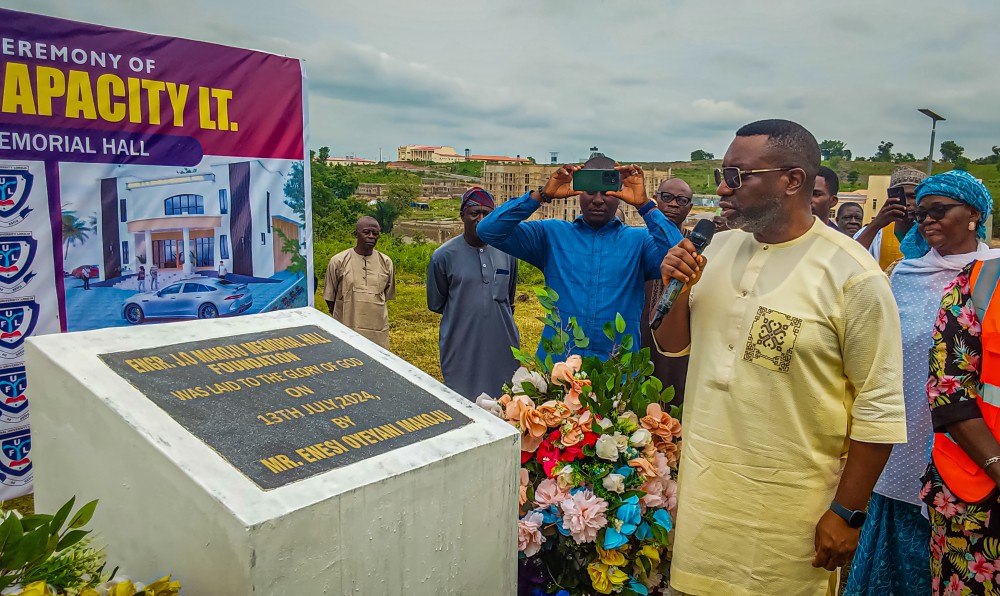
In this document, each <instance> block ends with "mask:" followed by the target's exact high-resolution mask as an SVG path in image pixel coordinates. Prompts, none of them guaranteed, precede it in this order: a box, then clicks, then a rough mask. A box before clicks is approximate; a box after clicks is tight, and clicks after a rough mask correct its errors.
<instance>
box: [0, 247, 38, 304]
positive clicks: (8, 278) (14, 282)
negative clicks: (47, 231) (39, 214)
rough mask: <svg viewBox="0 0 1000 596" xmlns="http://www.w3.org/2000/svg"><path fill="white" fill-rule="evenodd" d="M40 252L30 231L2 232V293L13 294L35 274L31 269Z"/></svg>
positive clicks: (0, 258)
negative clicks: (36, 255)
mask: <svg viewBox="0 0 1000 596" xmlns="http://www.w3.org/2000/svg"><path fill="white" fill-rule="evenodd" d="M37 252H38V241H37V240H35V239H34V238H32V236H31V233H30V232H23V233H11V234H0V294H13V293H14V292H17V291H19V290H21V289H22V288H24V286H26V285H28V282H29V281H31V278H33V277H34V276H35V274H34V273H31V272H30V271H29V268H30V267H31V263H32V262H33V261H34V260H35V253H37Z"/></svg>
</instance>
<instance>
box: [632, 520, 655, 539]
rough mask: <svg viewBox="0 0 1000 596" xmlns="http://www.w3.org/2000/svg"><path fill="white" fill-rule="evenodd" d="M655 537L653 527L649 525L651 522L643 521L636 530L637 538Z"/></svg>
mask: <svg viewBox="0 0 1000 596" xmlns="http://www.w3.org/2000/svg"><path fill="white" fill-rule="evenodd" d="M652 537H653V529H652V528H650V527H649V524H648V523H646V522H645V521H643V522H642V523H641V524H639V528H638V529H637V530H636V531H635V538H636V540H649V539H650V538H652Z"/></svg>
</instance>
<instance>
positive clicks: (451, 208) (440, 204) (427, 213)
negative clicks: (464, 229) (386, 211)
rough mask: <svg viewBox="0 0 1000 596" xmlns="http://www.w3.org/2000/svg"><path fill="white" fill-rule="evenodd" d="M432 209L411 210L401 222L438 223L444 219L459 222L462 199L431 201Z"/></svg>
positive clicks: (429, 202)
mask: <svg viewBox="0 0 1000 596" xmlns="http://www.w3.org/2000/svg"><path fill="white" fill-rule="evenodd" d="M428 205H430V209H410V210H409V211H408V212H407V213H406V214H405V215H403V217H402V218H400V219H401V220H407V221H431V220H434V221H438V220H442V219H453V220H456V221H457V220H458V209H459V207H461V206H462V199H431V200H430V201H428Z"/></svg>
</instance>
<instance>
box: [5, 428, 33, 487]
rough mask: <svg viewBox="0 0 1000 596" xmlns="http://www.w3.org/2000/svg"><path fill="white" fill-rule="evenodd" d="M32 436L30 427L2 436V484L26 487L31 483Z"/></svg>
mask: <svg viewBox="0 0 1000 596" xmlns="http://www.w3.org/2000/svg"><path fill="white" fill-rule="evenodd" d="M30 452H31V434H30V431H29V430H28V427H23V428H18V429H14V430H12V431H10V432H6V433H3V434H0V484H3V485H4V486H24V485H25V484H28V483H29V482H31V458H30V457H29V456H28V454H29V453H30Z"/></svg>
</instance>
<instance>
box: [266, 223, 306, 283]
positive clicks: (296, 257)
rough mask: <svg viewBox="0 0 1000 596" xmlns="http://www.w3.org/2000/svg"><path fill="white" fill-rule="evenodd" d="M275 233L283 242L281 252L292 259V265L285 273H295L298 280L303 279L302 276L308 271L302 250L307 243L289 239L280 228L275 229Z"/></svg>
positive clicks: (290, 264)
mask: <svg viewBox="0 0 1000 596" xmlns="http://www.w3.org/2000/svg"><path fill="white" fill-rule="evenodd" d="M274 231H275V232H276V233H277V234H278V238H279V239H280V240H281V252H283V253H285V254H286V255H290V256H291V257H292V260H291V263H289V265H288V267H287V268H285V271H287V272H289V273H294V274H295V278H296V279H298V278H300V277H302V274H303V273H305V271H306V258H305V257H304V256H302V249H303V248H305V242H302V243H300V242H299V241H298V240H296V239H295V238H289V237H288V236H286V235H285V233H284V232H282V231H281V230H280V229H278V228H274Z"/></svg>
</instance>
